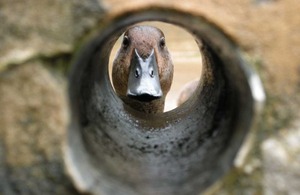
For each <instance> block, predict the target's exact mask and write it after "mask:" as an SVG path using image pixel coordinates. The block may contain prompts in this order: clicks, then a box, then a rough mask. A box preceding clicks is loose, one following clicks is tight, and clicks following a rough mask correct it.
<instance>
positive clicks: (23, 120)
mask: <svg viewBox="0 0 300 195" xmlns="http://www.w3.org/2000/svg"><path fill="white" fill-rule="evenodd" d="M0 94H1V96H0V107H1V115H0V124H1V128H0V149H1V150H0V161H1V162H0V189H1V190H0V194H9V195H14V194H24V195H25V194H28V195H29V194H45V195H46V194H49V195H50V194H66V195H67V194H76V191H75V190H74V188H73V187H72V184H71V182H70V180H69V179H68V178H67V176H66V174H65V173H64V167H63V160H62V142H63V139H64V136H65V133H66V129H67V124H68V114H67V105H66V99H65V92H64V90H63V87H62V85H61V84H60V83H58V82H57V80H56V79H55V78H54V77H53V76H52V75H51V74H50V73H49V72H48V71H47V69H45V68H44V67H43V66H41V64H39V63H28V64H26V65H22V66H16V67H13V68H11V69H9V70H7V71H5V72H2V74H1V76H0Z"/></svg>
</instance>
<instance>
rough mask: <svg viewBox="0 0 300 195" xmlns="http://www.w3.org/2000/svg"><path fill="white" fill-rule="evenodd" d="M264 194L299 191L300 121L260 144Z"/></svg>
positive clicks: (294, 194) (294, 193) (291, 194)
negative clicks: (295, 125)
mask: <svg viewBox="0 0 300 195" xmlns="http://www.w3.org/2000/svg"><path fill="white" fill-rule="evenodd" d="M262 152H263V172H264V181H263V184H264V192H265V194H266V195H272V194H289V195H297V194H299V192H300V175H299V173H300V122H299V123H298V126H297V127H296V128H294V129H290V130H288V131H285V132H282V133H281V134H280V135H279V136H277V137H274V138H270V139H267V140H266V141H264V142H263V144H262Z"/></svg>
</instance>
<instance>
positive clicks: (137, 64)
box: [127, 49, 163, 102]
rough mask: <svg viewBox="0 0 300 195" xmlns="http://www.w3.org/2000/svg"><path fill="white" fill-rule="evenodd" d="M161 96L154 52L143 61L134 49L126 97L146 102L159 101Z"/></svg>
mask: <svg viewBox="0 0 300 195" xmlns="http://www.w3.org/2000/svg"><path fill="white" fill-rule="evenodd" d="M162 95H163V93H162V90H161V86H160V81H159V74H158V65H157V62H156V57H155V54H154V50H152V51H151V54H150V56H149V57H148V58H146V59H143V58H141V57H140V56H139V54H138V52H137V50H136V49H135V50H134V54H133V57H132V59H131V64H130V72H129V78H128V86H127V96H128V97H130V98H133V99H136V100H139V101H145V102H148V101H152V100H155V99H159V98H161V97H162Z"/></svg>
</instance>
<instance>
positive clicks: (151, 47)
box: [112, 25, 174, 114]
mask: <svg viewBox="0 0 300 195" xmlns="http://www.w3.org/2000/svg"><path fill="white" fill-rule="evenodd" d="M173 73H174V65H173V62H172V59H171V55H170V52H169V51H168V48H167V45H166V39H165V35H164V33H163V32H162V31H161V30H160V29H159V28H157V27H154V26H148V25H135V26H131V27H129V28H128V29H127V30H126V31H125V33H124V34H123V37H122V43H121V46H120V48H119V50H118V51H117V54H116V56H115V58H114V60H113V67H112V82H113V87H114V89H115V92H116V94H117V95H118V96H119V97H120V99H122V100H123V102H124V103H125V104H126V105H128V106H130V107H131V108H133V109H135V110H137V111H139V112H143V113H149V114H155V113H162V112H164V105H165V99H166V96H167V94H168V92H169V91H170V88H171V85H172V82H173Z"/></svg>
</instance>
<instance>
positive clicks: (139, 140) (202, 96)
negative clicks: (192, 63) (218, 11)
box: [65, 6, 264, 195]
mask: <svg viewBox="0 0 300 195" xmlns="http://www.w3.org/2000/svg"><path fill="white" fill-rule="evenodd" d="M142 21H162V22H167V23H172V24H175V25H178V26H181V27H182V28H185V29H186V30H187V31H189V32H190V33H192V34H193V35H194V36H195V38H196V41H197V42H198V43H199V48H200V50H201V53H202V59H203V68H202V75H201V80H200V82H199V85H198V88H197V90H196V91H195V93H194V95H193V96H192V97H191V98H190V99H189V100H188V101H187V103H185V104H183V105H182V106H180V107H178V108H176V109H174V110H172V111H170V112H166V113H161V114H155V115H149V114H142V113H140V112H136V111H135V110H134V109H132V108H130V107H128V106H126V105H125V104H124V103H123V102H122V101H121V100H120V98H119V97H117V96H116V94H115V93H114V90H113V88H112V86H111V84H110V80H109V76H108V60H109V54H110V52H111V49H112V47H113V45H114V43H115V41H116V40H117V38H118V37H119V36H120V35H121V34H122V33H123V32H124V29H125V28H126V27H128V26H130V25H132V24H135V23H138V22H142ZM69 85H70V89H69V94H70V111H71V124H70V128H69V131H68V137H67V143H66V150H65V161H66V166H67V169H68V171H69V173H70V175H71V177H72V178H73V181H74V182H75V184H76V186H77V187H78V188H79V189H80V190H82V191H85V192H90V193H92V194H107V195H110V194H114V195H118V194H120V195H121V194H122V195H124V194H146V195H148V194H165V195H167V194H170V195H171V194H180V195H181V194H182V195H184V194H199V193H200V192H203V191H204V190H205V189H206V188H207V187H209V186H210V185H212V184H213V183H214V182H215V181H216V180H217V179H219V178H220V177H221V176H223V175H224V173H226V172H227V171H228V170H229V168H230V167H231V166H232V165H233V161H234V158H235V156H236V154H237V152H238V150H239V148H240V146H241V145H242V143H243V141H244V138H245V136H246V135H247V133H248V131H249V130H250V128H251V126H252V123H253V121H254V118H255V116H256V115H257V114H258V110H259V109H258V108H259V106H260V105H261V104H262V102H263V100H264V92H263V89H262V86H261V84H260V81H259V78H258V76H257V75H256V74H255V73H254V72H253V70H252V69H251V68H250V66H249V65H248V64H246V62H245V61H244V60H243V58H242V55H241V52H240V51H239V49H238V48H237V46H236V45H235V44H234V42H233V41H231V40H230V39H229V38H228V37H227V36H226V35H225V34H224V33H223V32H222V31H221V30H220V29H219V28H217V27H216V26H215V25H213V24H212V23H210V22H209V21H208V20H206V19H205V18H204V17H202V16H197V15H192V14H190V13H187V12H185V11H182V10H180V8H179V9H174V8H161V7H153V6H152V7H145V8H144V9H139V10H134V11H130V10H129V11H126V12H125V11H124V12H123V13H122V14H119V15H117V16H115V17H112V18H110V19H109V20H108V21H107V22H106V23H104V24H103V25H101V27H100V29H99V31H98V33H97V34H96V35H94V36H92V37H91V39H90V42H89V43H88V44H87V45H86V46H85V47H84V48H83V49H82V50H81V52H80V54H79V57H78V59H77V60H76V62H75V63H74V65H73V71H72V73H71V77H70V83H69Z"/></svg>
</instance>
